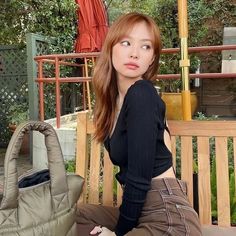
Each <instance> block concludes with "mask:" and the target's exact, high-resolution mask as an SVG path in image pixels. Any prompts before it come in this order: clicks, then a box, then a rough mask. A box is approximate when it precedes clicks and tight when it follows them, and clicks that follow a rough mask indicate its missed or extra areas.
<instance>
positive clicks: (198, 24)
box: [105, 0, 236, 92]
mask: <svg viewBox="0 0 236 236" xmlns="http://www.w3.org/2000/svg"><path fill="white" fill-rule="evenodd" d="M105 2H106V3H107V5H108V11H109V18H110V22H111V23H112V22H113V21H114V20H115V19H116V18H117V17H118V16H119V15H121V14H123V13H126V12H130V11H137V12H142V13H146V14H148V15H150V16H152V17H153V18H154V19H155V21H156V22H157V23H158V25H159V27H160V30H161V35H162V41H163V47H164V48H175V47H179V36H178V19H177V17H178V9H177V1H176V0H150V1H148V0H143V1H142V0H129V1H127V0H110V1H105ZM188 20H189V35H188V36H189V37H188V45H189V46H190V47H195V46H204V45H221V44H222V40H223V28H224V27H227V26H235V25H236V1H235V0H233V1H225V0H210V1H209V0H188ZM189 56H190V63H191V66H190V72H191V73H195V71H196V69H197V67H198V64H199V60H200V61H201V72H219V71H220V65H221V53H215V52H214V53H208V54H206V53H205V54H190V55H189ZM179 72H180V70H179V55H177V54H170V55H162V56H161V65H160V73H161V74H167V73H168V74H172V73H173V74H177V73H179ZM173 83H174V84H173ZM159 86H161V88H162V90H164V91H167V92H173V91H174V92H176V91H177V90H178V89H181V81H180V80H179V81H178V82H175V81H171V80H170V81H167V80H162V81H160V83H159Z"/></svg>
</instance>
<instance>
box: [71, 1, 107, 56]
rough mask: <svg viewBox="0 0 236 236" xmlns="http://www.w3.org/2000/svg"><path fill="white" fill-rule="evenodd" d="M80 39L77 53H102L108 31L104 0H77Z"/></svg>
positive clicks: (76, 48)
mask: <svg viewBox="0 0 236 236" xmlns="http://www.w3.org/2000/svg"><path fill="white" fill-rule="evenodd" d="M76 3H77V4H79V10H78V18H79V20H78V38H77V40H76V43H75V52H96V51H100V50H101V48H102V44H103V42H104V39H105V36H106V34H107V30H108V21H107V14H106V10H105V7H104V4H103V2H102V0H76Z"/></svg>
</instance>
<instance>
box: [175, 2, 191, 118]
mask: <svg viewBox="0 0 236 236" xmlns="http://www.w3.org/2000/svg"><path fill="white" fill-rule="evenodd" d="M178 18H179V19H178V22H179V38H180V49H181V50H180V53H181V58H180V62H179V65H180V68H181V79H182V92H181V94H182V110H183V119H184V120H191V118H192V117H191V100H190V99H191V95H190V90H189V66H190V61H189V58H188V17H187V0H178Z"/></svg>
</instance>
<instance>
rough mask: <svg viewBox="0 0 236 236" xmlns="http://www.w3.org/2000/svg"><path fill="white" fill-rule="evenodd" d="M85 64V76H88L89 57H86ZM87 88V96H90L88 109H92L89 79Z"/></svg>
mask: <svg viewBox="0 0 236 236" xmlns="http://www.w3.org/2000/svg"><path fill="white" fill-rule="evenodd" d="M84 65H85V77H86V78H88V62H87V58H86V57H85V58H84ZM86 90H87V98H88V109H89V110H90V111H91V110H92V107H91V97H90V87H89V81H86Z"/></svg>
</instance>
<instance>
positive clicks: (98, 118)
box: [92, 13, 161, 142]
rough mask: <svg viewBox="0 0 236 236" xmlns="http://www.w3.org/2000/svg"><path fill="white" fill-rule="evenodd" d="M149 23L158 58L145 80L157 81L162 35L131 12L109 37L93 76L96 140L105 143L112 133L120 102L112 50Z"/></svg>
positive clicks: (124, 16)
mask: <svg viewBox="0 0 236 236" xmlns="http://www.w3.org/2000/svg"><path fill="white" fill-rule="evenodd" d="M140 22H145V23H146V24H147V26H148V28H149V30H150V33H151V35H152V44H153V48H154V56H155V59H154V61H153V63H152V65H150V66H149V68H148V70H147V71H146V73H145V74H144V75H143V76H142V78H143V79H146V80H151V81H154V80H155V79H156V78H155V76H156V73H157V70H158V66H159V58H160V51H161V39H160V32H159V29H158V27H157V25H156V23H155V21H154V20H153V19H152V18H151V17H149V16H146V15H143V14H141V13H128V14H126V15H123V16H121V17H119V18H118V20H116V21H115V22H114V23H113V24H112V26H111V27H110V29H109V31H108V34H107V36H106V39H105V42H104V44H103V48H102V51H101V54H100V57H99V59H98V61H97V63H96V67H95V69H94V75H93V79H92V82H93V88H94V92H95V99H96V100H95V101H96V102H95V109H94V124H95V138H96V139H97V140H98V141H99V142H102V141H104V140H105V138H106V137H107V136H108V135H109V134H110V133H111V132H112V128H113V125H114V120H115V109H116V99H117V95H118V88H117V78H116V72H115V69H114V67H113V65H112V48H113V46H114V45H115V44H116V43H118V42H119V41H120V40H121V38H122V37H124V36H125V35H127V33H129V32H130V31H131V30H132V28H133V27H134V25H136V24H137V23H140Z"/></svg>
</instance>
